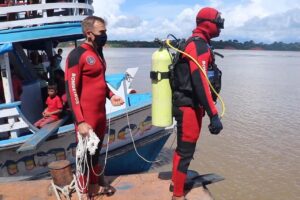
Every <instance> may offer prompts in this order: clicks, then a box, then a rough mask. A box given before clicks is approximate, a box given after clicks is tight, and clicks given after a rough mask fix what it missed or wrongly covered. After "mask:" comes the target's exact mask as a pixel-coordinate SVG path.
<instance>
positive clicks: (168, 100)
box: [150, 47, 173, 127]
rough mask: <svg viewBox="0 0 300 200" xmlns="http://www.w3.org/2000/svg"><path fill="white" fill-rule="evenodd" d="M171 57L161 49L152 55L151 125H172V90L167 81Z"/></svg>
mask: <svg viewBox="0 0 300 200" xmlns="http://www.w3.org/2000/svg"><path fill="white" fill-rule="evenodd" d="M171 63H172V55H171V54H170V53H169V51H168V50H167V49H166V48H164V47H161V48H159V49H158V50H157V51H155V52H154V53H153V54H152V71H151V72H150V78H151V81H152V125H154V126H159V127H167V126H170V125H172V123H173V117H172V90H171V86H170V81H169V65H170V64H171Z"/></svg>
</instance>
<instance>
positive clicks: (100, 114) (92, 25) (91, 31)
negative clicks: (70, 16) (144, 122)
mask: <svg viewBox="0 0 300 200" xmlns="http://www.w3.org/2000/svg"><path fill="white" fill-rule="evenodd" d="M82 31H83V34H84V36H85V37H86V40H85V42H84V43H83V44H82V45H80V46H79V47H77V48H75V49H74V50H72V51H71V52H70V54H69V56H68V58H67V63H66V71H65V72H66V74H65V79H66V92H67V97H68V102H69V106H70V108H71V110H72V112H73V115H74V118H75V128H76V132H77V133H79V134H81V135H82V136H83V137H85V136H87V135H88V134H89V131H90V130H91V129H92V130H93V131H94V132H95V133H96V135H97V136H98V137H99V139H100V140H101V142H100V143H99V146H98V150H97V151H96V154H95V155H93V156H91V155H89V153H88V161H89V163H90V159H91V157H92V161H93V163H92V166H90V167H92V168H93V170H90V174H89V184H99V185H102V186H103V184H104V183H100V181H101V182H103V181H104V179H103V176H102V177H100V178H99V177H97V176H96V175H95V174H94V173H93V171H94V172H96V173H97V174H99V173H100V172H101V167H100V165H99V163H98V159H99V153H100V148H101V144H102V141H103V138H104V135H105V129H106V110H105V102H106V98H109V99H110V101H111V103H112V105H114V106H120V105H122V104H123V103H124V100H123V99H122V98H121V97H119V96H117V95H115V94H113V93H112V91H111V90H110V89H109V87H108V86H107V84H106V82H105V70H106V63H105V60H104V57H103V53H102V47H103V46H104V45H105V43H106V40H107V35H106V24H105V21H104V20H103V19H102V18H99V17H96V16H90V17H87V18H85V19H84V20H83V21H82ZM86 178H87V177H86V175H85V176H82V177H80V180H79V181H80V185H86V181H87V180H86ZM81 189H83V188H81ZM87 192H88V191H87V189H84V191H83V193H87ZM89 192H90V191H89Z"/></svg>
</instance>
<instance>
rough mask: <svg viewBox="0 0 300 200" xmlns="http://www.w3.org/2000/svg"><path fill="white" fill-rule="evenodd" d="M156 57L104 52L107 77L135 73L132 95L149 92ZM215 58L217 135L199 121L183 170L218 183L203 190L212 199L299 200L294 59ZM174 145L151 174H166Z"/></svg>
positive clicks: (299, 107)
mask: <svg viewBox="0 0 300 200" xmlns="http://www.w3.org/2000/svg"><path fill="white" fill-rule="evenodd" d="M65 50H66V51H65V52H64V55H66V54H67V51H68V50H69V49H65ZM155 50H156V49H144V48H132V49H129V48H106V49H105V50H104V54H105V57H106V61H107V65H108V68H107V73H113V72H124V71H125V70H126V68H127V67H139V71H138V73H137V75H136V78H135V81H134V83H133V88H134V89H136V90H137V91H140V92H150V91H151V82H150V79H149V71H150V68H151V55H152V53H153V52H154V51H155ZM218 52H220V53H222V54H224V56H225V58H223V59H221V58H217V64H218V65H219V67H220V68H221V70H222V72H223V86H222V91H221V96H222V97H223V99H224V101H225V105H226V113H225V116H224V118H223V119H222V122H223V125H224V130H223V131H222V132H221V134H220V135H217V136H215V135H211V134H209V132H208V129H207V125H208V122H209V121H208V118H207V116H206V117H205V118H204V123H203V127H202V132H201V137H200V139H199V141H198V143H197V150H196V152H195V155H194V160H193V161H192V163H191V166H190V169H193V170H196V171H198V172H199V173H216V174H219V175H221V176H223V177H224V178H225V180H224V181H222V182H218V183H215V184H212V185H209V186H208V188H209V190H210V191H211V193H212V194H213V196H214V198H215V199H217V200H218V199H219V200H223V199H224V200H297V199H299V200H300V52H283V51H239V50H219V51H218ZM219 108H220V106H219ZM174 139H175V138H174V136H171V137H170V139H169V141H168V142H167V144H166V145H165V147H164V149H163V150H162V152H161V154H160V156H159V159H160V160H161V162H160V163H158V164H155V165H154V166H153V167H152V169H151V170H152V171H157V172H158V171H169V170H171V167H172V153H173V150H174V148H175V144H176V143H175V144H173V141H174ZM172 144H173V145H172Z"/></svg>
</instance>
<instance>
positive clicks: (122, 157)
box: [105, 130, 171, 176]
mask: <svg viewBox="0 0 300 200" xmlns="http://www.w3.org/2000/svg"><path fill="white" fill-rule="evenodd" d="M164 132H165V133H163V134H162V133H161V132H158V133H156V134H154V135H151V136H148V137H146V138H143V139H142V140H140V141H136V147H137V151H138V153H139V154H140V155H141V156H143V157H144V158H145V159H147V160H149V161H154V160H155V159H156V157H157V155H158V154H159V152H160V151H161V149H162V148H163V146H164V144H165V143H166V141H167V139H168V138H169V136H170V134H171V133H170V132H168V131H165V130H164ZM150 137H151V138H150ZM110 155H111V156H110V157H109V158H108V160H107V165H106V169H105V175H108V176H111V175H123V174H134V173H141V172H145V171H148V170H149V169H150V167H151V165H152V163H150V162H146V161H144V160H143V159H142V158H140V157H139V156H138V155H137V153H136V152H135V149H134V147H133V144H132V143H131V144H128V145H126V146H125V147H122V149H116V150H114V151H113V152H110Z"/></svg>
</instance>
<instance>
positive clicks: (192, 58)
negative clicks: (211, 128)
mask: <svg viewBox="0 0 300 200" xmlns="http://www.w3.org/2000/svg"><path fill="white" fill-rule="evenodd" d="M166 44H167V45H168V46H169V47H170V48H171V49H173V50H175V51H176V52H179V53H181V54H183V55H185V56H187V57H188V58H190V59H191V60H192V61H193V62H194V63H195V64H196V65H197V66H198V67H199V69H200V70H201V72H202V73H203V75H204V76H205V78H206V80H207V82H208V84H209V86H210V88H211V90H212V91H213V92H214V94H215V95H216V96H217V97H218V99H219V100H220V102H221V106H222V113H221V115H220V118H222V117H223V116H224V114H225V110H226V107H225V103H224V101H223V99H222V97H221V96H220V95H219V94H218V93H217V91H216V90H215V89H214V87H213V86H212V84H211V82H210V81H209V78H208V76H207V74H206V72H205V70H204V69H203V68H202V67H201V65H200V64H199V62H198V61H197V60H196V59H195V58H194V57H193V56H191V55H190V54H188V53H186V52H184V51H181V50H180V49H178V48H176V47H174V46H173V45H172V44H171V41H170V39H167V40H166ZM176 55H177V56H179V55H178V54H176Z"/></svg>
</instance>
